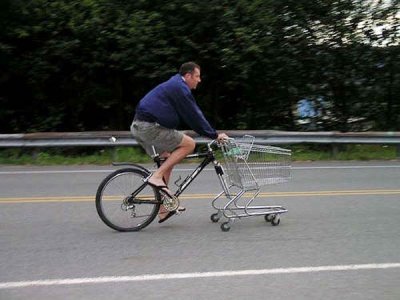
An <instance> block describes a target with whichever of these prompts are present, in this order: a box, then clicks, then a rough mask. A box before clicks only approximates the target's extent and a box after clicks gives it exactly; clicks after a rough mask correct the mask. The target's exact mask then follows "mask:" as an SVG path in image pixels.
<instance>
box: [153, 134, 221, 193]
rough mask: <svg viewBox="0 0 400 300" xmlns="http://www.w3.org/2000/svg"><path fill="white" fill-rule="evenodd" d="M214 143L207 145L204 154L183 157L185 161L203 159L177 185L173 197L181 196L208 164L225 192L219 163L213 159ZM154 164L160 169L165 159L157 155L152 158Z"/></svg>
mask: <svg viewBox="0 0 400 300" xmlns="http://www.w3.org/2000/svg"><path fill="white" fill-rule="evenodd" d="M213 143H214V141H213V142H211V143H209V144H208V145H207V146H208V151H207V152H204V153H195V154H190V155H188V156H186V157H185V159H195V158H204V159H203V160H202V161H201V162H200V164H199V165H198V166H197V167H196V168H195V169H194V170H193V171H192V172H191V173H190V174H189V175H188V176H187V177H186V178H185V179H184V180H183V181H182V183H180V184H177V187H178V189H177V190H176V191H175V193H174V195H175V196H176V197H178V196H179V195H181V194H182V193H183V192H184V191H185V190H186V188H187V187H188V186H189V185H190V184H191V183H192V182H193V181H194V180H195V178H196V177H197V176H198V175H199V174H200V173H201V172H202V171H203V169H204V168H205V167H206V166H207V165H209V164H210V163H213V164H214V169H215V172H216V174H217V176H218V178H219V180H220V182H221V185H222V186H223V189H224V191H227V187H226V183H225V180H224V179H223V177H222V175H223V174H224V172H223V169H222V166H221V165H220V163H219V162H218V161H217V160H216V159H215V155H214V151H213V150H212V148H211V145H212V144H213ZM153 160H154V162H155V163H156V164H157V167H160V166H161V164H162V162H164V161H165V160H166V158H161V157H160V156H159V155H156V156H155V157H154V158H153ZM179 180H180V179H179Z"/></svg>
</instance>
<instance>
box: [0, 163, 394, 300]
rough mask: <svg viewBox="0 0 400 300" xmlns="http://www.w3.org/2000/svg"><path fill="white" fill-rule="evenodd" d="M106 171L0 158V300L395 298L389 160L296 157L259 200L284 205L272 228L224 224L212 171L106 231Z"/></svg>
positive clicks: (255, 222) (254, 222) (260, 221)
mask: <svg viewBox="0 0 400 300" xmlns="http://www.w3.org/2000/svg"><path fill="white" fill-rule="evenodd" d="M190 167H192V165H183V166H181V167H180V169H181V170H180V171H177V172H176V173H175V177H176V176H179V175H181V176H182V177H184V176H185V174H187V169H189V168H190ZM112 169H113V168H112V167H106V166H101V167H95V166H82V167H78V166H73V167H61V166H58V167H10V166H0V299H2V300H3V299H4V300H8V299H41V300H45V299H52V300H55V299H107V300H108V299H190V298H192V299H341V300H343V299H352V300H354V299H362V300H365V299H400V230H399V228H400V180H399V178H400V162H398V161H397V162H396V161H394V162H346V163H337V162H330V163H302V164H294V167H293V172H292V176H293V178H292V179H291V181H290V182H288V183H285V184H280V185H271V186H266V187H264V188H263V189H262V194H261V195H260V196H259V197H258V198H257V199H258V202H259V203H264V204H267V205H270V204H271V205H272V204H273V205H275V204H277V205H283V206H285V207H286V208H287V209H288V210H289V212H288V213H287V214H284V215H282V218H281V223H280V225H279V226H271V224H270V223H267V222H265V221H264V218H263V217H251V218H245V219H241V220H239V221H237V222H235V223H234V224H233V225H232V227H231V230H230V231H229V232H222V231H221V229H220V227H219V226H220V223H212V222H211V221H210V215H211V214H212V213H213V212H214V210H213V208H212V207H211V205H210V204H211V200H212V198H213V196H214V195H215V194H216V193H218V192H219V191H220V187H219V183H218V180H217V177H216V175H215V174H214V173H213V172H214V171H213V170H212V169H206V170H205V171H204V172H203V173H202V174H201V175H200V176H199V177H198V178H197V179H196V181H195V182H194V183H193V185H192V186H191V187H190V188H189V189H188V190H187V192H185V193H184V194H183V195H182V197H181V199H182V202H183V205H184V206H186V207H187V211H186V212H185V213H183V214H182V215H180V216H174V217H172V218H171V219H169V220H168V221H167V222H165V223H164V224H158V223H157V222H153V223H152V224H151V225H150V226H148V227H147V228H145V229H144V230H142V231H140V232H132V233H119V232H115V231H113V230H112V229H110V228H108V227H107V226H106V225H105V224H103V223H102V221H101V220H100V219H99V217H98V216H97V213H96V210H95V205H94V195H95V192H96V189H97V186H98V185H99V183H100V181H101V180H102V178H104V177H105V176H106V175H107V174H108V173H110V172H111V170H112Z"/></svg>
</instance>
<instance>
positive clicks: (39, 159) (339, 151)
mask: <svg viewBox="0 0 400 300" xmlns="http://www.w3.org/2000/svg"><path fill="white" fill-rule="evenodd" d="M201 147H202V146H200V148H199V149H197V150H199V151H201V150H202V148H201ZM283 147H286V148H289V149H291V150H292V159H293V161H322V160H395V159H397V153H396V146H391V145H347V146H342V145H338V146H337V148H333V147H332V146H331V145H289V146H283ZM112 162H135V163H150V162H151V159H150V158H149V157H148V156H147V155H146V154H145V153H144V152H143V150H142V149H140V148H139V147H116V148H105V149H104V148H102V149H95V148H86V149H77V148H71V149H5V150H0V164H3V165H86V164H95V165H108V164H111V163H112ZM191 162H193V161H191Z"/></svg>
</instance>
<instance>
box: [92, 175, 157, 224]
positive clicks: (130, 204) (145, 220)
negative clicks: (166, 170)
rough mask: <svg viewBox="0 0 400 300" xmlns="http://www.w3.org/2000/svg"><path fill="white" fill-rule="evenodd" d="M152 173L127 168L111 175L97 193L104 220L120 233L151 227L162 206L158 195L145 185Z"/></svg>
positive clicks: (100, 213) (100, 214) (97, 203)
mask: <svg viewBox="0 0 400 300" xmlns="http://www.w3.org/2000/svg"><path fill="white" fill-rule="evenodd" d="M149 174H150V172H148V171H147V172H146V171H145V170H142V169H136V168H125V169H120V170H116V171H115V172H113V173H111V174H110V175H108V176H107V177H106V178H105V179H104V180H103V181H102V182H101V183H100V185H99V188H98V189H97V193H96V209H97V213H98V214H99V216H100V218H101V220H102V221H103V222H104V223H105V224H106V225H108V226H109V227H111V228H113V229H115V230H117V231H138V230H140V229H143V228H145V227H146V226H147V225H149V224H150V223H151V222H152V221H153V220H154V218H155V217H156V216H157V214H158V210H159V208H160V205H161V196H160V193H159V191H157V190H155V189H154V188H152V187H151V186H150V185H147V184H145V183H144V181H143V179H144V178H146V177H148V176H149Z"/></svg>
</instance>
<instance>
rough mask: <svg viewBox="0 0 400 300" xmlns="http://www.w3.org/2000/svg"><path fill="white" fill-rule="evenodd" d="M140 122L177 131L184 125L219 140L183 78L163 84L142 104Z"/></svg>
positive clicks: (138, 111) (152, 91) (177, 75)
mask: <svg viewBox="0 0 400 300" xmlns="http://www.w3.org/2000/svg"><path fill="white" fill-rule="evenodd" d="M136 118H137V119H139V120H145V121H150V122H157V123H158V124H160V125H161V126H163V127H166V128H171V129H176V128H178V127H179V125H180V124H181V123H182V122H184V123H185V124H186V125H188V126H189V127H190V128H191V129H193V130H194V131H196V132H197V133H198V134H200V135H202V136H206V137H209V138H211V139H216V138H217V136H218V134H217V132H216V130H215V129H214V128H213V127H211V125H210V123H209V122H208V121H207V120H206V118H205V117H204V114H203V112H202V111H201V110H200V108H199V106H198V105H197V103H196V101H195V99H194V97H193V95H192V92H191V91H190V89H189V87H188V86H187V84H186V83H185V82H184V81H183V79H182V77H181V76H180V75H179V74H176V75H174V76H172V77H171V78H170V79H169V80H168V81H166V82H163V83H161V84H160V85H158V86H157V87H155V88H154V89H153V90H151V91H150V92H149V93H148V94H147V95H146V96H144V97H143V98H142V100H140V102H139V104H138V105H137V107H136Z"/></svg>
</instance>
